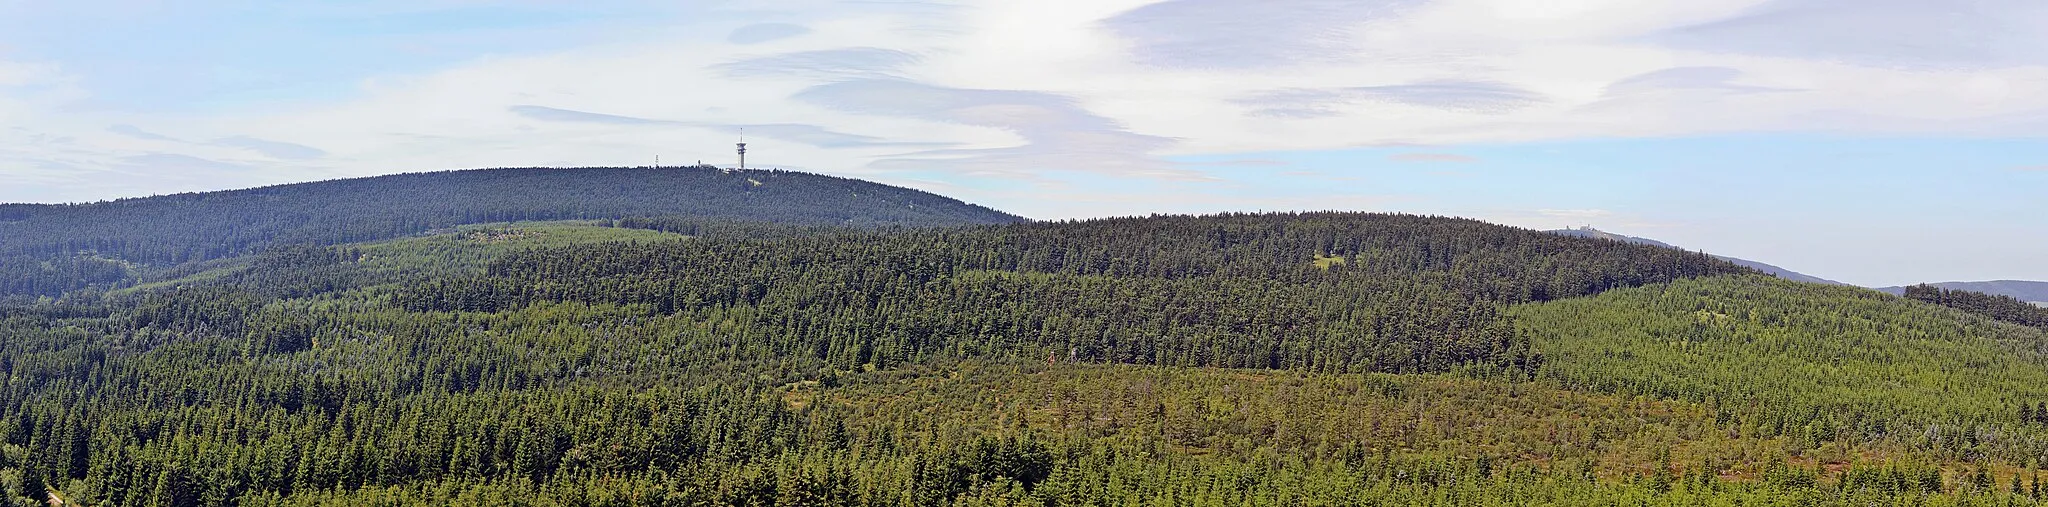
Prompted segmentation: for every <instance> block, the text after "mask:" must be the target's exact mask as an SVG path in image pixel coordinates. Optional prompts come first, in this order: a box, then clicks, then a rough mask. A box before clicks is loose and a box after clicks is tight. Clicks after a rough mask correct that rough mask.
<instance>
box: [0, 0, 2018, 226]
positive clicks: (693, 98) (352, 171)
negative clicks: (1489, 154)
mask: <svg viewBox="0 0 2048 507" xmlns="http://www.w3.org/2000/svg"><path fill="white" fill-rule="evenodd" d="M447 3H448V2H441V3H440V4H447ZM460 3H461V2H456V4H460ZM440 4H437V5H440ZM1852 4H1853V5H1852ZM380 5H381V7H378V8H380V9H393V8H397V7H394V6H395V5H396V4H391V5H382V4H380ZM1931 5H1934V3H1929V2H1919V3H1915V2H1911V1H1908V0H1871V2H1869V3H1865V2H1851V1H1849V0H1735V1H1728V2H1687V1H1680V0H1663V1H1651V2H1644V1H1633V0H1567V1H1557V2H1528V1H1526V0H1430V1H1423V0H1372V1H1367V2H1349V1H1335V0H1285V1H1274V2H1245V1H1231V0H1168V1H1157V2H1154V1H1147V0H1045V1H1041V2H1001V1H996V0H963V1H961V2H957V3H950V4H940V3H932V2H838V1H829V0H800V1H794V2H789V1H779V2H767V1H765V0H762V1H743V0H734V1H729V2H721V3H718V4H716V6H717V7H716V9H717V10H715V11H712V12H710V13H708V14H705V15H701V16H698V15H692V16H689V17H686V18H683V19H679V20H678V21H677V24H676V25H675V26H674V27H673V29H669V30H661V31H634V32H624V33H631V34H632V35H627V36H620V37H619V38H617V39H614V40H610V41H607V42H605V43H603V44H597V45H590V46H586V47H580V48H574V49H568V50H562V51H556V52H551V53H545V54H525V55H520V54H507V55H492V56H483V57H479V58H476V59H473V60H470V61H467V62H464V63H461V64H459V65H455V66H452V67H449V68H445V69H441V70H438V71H432V72H422V73H415V74H408V75H388V76H369V77H367V78H366V79H365V80H364V81H363V82H362V85H361V86H360V90H359V91H358V93H355V94H353V95H352V96H348V97H334V98H331V99H329V100H295V101H292V102H285V103H276V104H267V105H264V107H246V108H239V109H235V110H213V111H204V110H202V111H199V112H183V113H171V112H164V111H128V112H122V111H110V110H97V111H90V112H87V113H83V114H81V113H78V112H75V111H61V109H62V105H63V104H67V103H70V102H73V101H76V100H77V99H78V98H79V97H82V96H84V93H85V91H84V90H79V89H77V88H76V87H75V86H74V85H72V84H68V83H69V82H68V81H66V80H65V79H64V78H63V77H62V74H61V72H59V70H58V69H56V68H55V67H52V66H49V65H28V64H21V63H7V62H4V61H0V119H6V120H7V121H6V123H7V124H10V125H29V126H33V127H34V131H33V133H32V134H31V133H25V132H15V133H12V134H4V133H0V148H5V149H4V150H0V157H7V158H0V162H11V164H10V165H11V166H14V167H59V166H61V167H68V168H71V169H67V170H72V171H80V172H81V174H87V173H91V172H92V171H101V170H128V169H133V168H134V167H135V164H136V163H137V162H138V161H141V162H149V161H152V160H156V161H162V160H167V159H161V158H159V159H147V158H145V159H136V158H135V157H138V156H149V155H158V154H162V155H182V156H186V157H193V158H196V159H200V160H210V161H218V162H221V163H226V164H237V165H245V166H252V167H264V168H270V169H274V170H268V171H261V172H260V174H261V175H260V176H256V178H274V179H276V180H277V181H290V180H295V179H305V178H306V177H308V176H307V175H312V174H319V175H367V174H380V173H389V172H396V171H415V170H434V169H447V168H458V167H485V166H509V165H556V164H559V165H593V164H618V165H640V164H644V163H646V162H647V161H649V160H651V159H652V158H653V157H654V156H655V155H662V156H663V159H664V160H682V161H694V160H699V159H701V160H704V161H706V162H714V163H729V162H730V160H731V158H732V145H731V143H732V142H733V141H734V139H733V137H734V135H735V134H737V131H738V129H740V128H746V129H747V130H748V132H749V133H750V134H752V135H751V136H750V137H753V138H754V139H753V140H752V142H753V143H754V145H753V146H752V148H753V152H752V153H750V158H751V159H752V160H753V161H755V162H756V163H757V164H758V165H774V166H783V167H804V168H810V169H814V170H820V171H826V172H834V173H841V174H850V175H856V176H880V175H889V174H898V173H903V172H910V171H915V172H921V173H929V172H939V171H956V172H960V173H971V174H975V175H984V176H998V177H1011V178H1017V179H1020V180H1021V179H1026V178H1028V177H1029V175H1030V174H1031V173H1033V172H1035V171H1044V170H1066V171H1079V172H1089V173H1095V174H1098V175H1112V176H1119V177H1122V176H1135V177H1144V178H1156V179H1188V178H1194V177H1196V175H1197V174H1198V173H1196V172H1194V171H1192V170H1191V169H1192V168H1191V167H1184V166H1179V165H1175V164H1172V163H1169V162H1166V161H1165V157H1167V156H1171V155H1190V154H1218V153H1237V152H1277V151H1287V150H1305V149H1331V148H1348V147H1355V146H1360V145H1368V144H1386V143H1390V142H1396V141H1398V142H1405V143H1419V144H1428V145H1443V144H1456V143H1473V142H1515V141H1527V140H1539V139H1560V138H1576V137H1588V136H1668V135H1686V134H1699V133H1717V132H1736V131H1753V130H1770V131H1786V130H1795V131H1796V130H1822V131H1834V132H1865V133H1887V134H1898V133H1941V134H1969V135H2039V133H2040V132H2042V131H2044V130H2043V128H2044V127H2048V58H2044V57H2042V56H2041V55H2044V54H2048V51H2043V49H2048V36H2044V35H2041V34H2039V33H2038V32H2037V31H2033V30H2022V29H2019V28H2024V27H2026V26H2038V25H2030V24H2027V23H2032V20H2036V19H2037V18H2036V16H2038V15H2040V14H2041V13H2042V12H2044V11H2043V9H2041V8H2039V7H2036V6H2035V5H2034V3H2032V2H2024V1H2022V0H1965V1H1960V2H1955V3H1942V4H1941V7H1940V8H1939V9H1938V10H1939V11H1940V12H1935V11H1931V10H1929V9H1934V7H1929V6H1931ZM444 7H445V5H444ZM1865 7H1867V8H1865ZM1834 12H1841V13H1844V14H1842V15H1840V16H1834V15H1832V14H1828V15H1823V14H1827V13H1834ZM1880 38H1881V39H1883V40H1878V39H1880ZM1894 40H1895V41H1904V42H1910V43H1913V44H1918V45H1901V44H1903V43H1892V42H1887V41H1894ZM1845 41H1846V42H1845ZM138 78H139V77H138ZM110 125H113V126H115V127H113V128H114V129H115V130H112V131H110V130H109V126H110ZM34 136H42V137H40V138H35V137H34ZM32 138H33V139H32ZM55 138H70V142H69V143H68V144H62V143H51V142H49V140H50V139H55ZM36 139H41V141H37V140H36ZM177 140H215V141H211V142H198V143H194V142H179V141H177ZM30 162H35V163H34V164H31V163H30ZM187 162H189V161H187ZM38 164H42V165H38ZM49 164H57V165H49ZM187 165H190V164H187ZM124 168H126V169H124ZM7 170H16V169H7ZM47 170H48V169H33V170H31V169H21V170H19V171H21V172H22V173H23V174H27V173H29V172H31V171H47ZM38 174H41V173H38ZM4 176H10V175H0V177H4ZM11 176H17V177H19V175H11ZM20 181H25V180H20ZM36 181H43V180H36ZM196 184H201V183H194V182H189V181H187V182H181V183H179V185H196ZM31 185H42V184H39V183H38V184H31ZM23 188H27V189H28V190H23ZM108 188H110V189H111V188H112V187H108ZM180 188H181V189H182V188H184V187H180ZM112 191H113V190H107V191H105V192H97V193H96V192H93V191H91V190H90V189H89V188H86V187H78V188H67V189H63V190H61V191H59V190H56V189H51V188H50V187H47V186H42V187H37V186H30V187H19V186H17V187H15V188H13V189H10V190H8V191H0V200H22V199H34V200H49V199H74V198H97V197H111V196H112V195H107V193H108V192H112ZM966 192H970V195H963V196H962V197H966V198H970V199H975V198H977V196H976V195H971V193H972V192H975V191H974V190H971V189H970V190H966ZM1552 211H1559V210H1552ZM1563 211H1571V210H1563ZM1582 211H1583V210H1582Z"/></svg>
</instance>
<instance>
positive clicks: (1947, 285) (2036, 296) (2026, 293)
mask: <svg viewBox="0 0 2048 507" xmlns="http://www.w3.org/2000/svg"><path fill="white" fill-rule="evenodd" d="M1928 285H1933V286H1935V287H1940V288H1943V289H1948V290H1966V291H1970V292H1982V293H1985V294H1992V295H1998V296H2012V297H2015V298H2019V300H2021V301H2029V302H2032V303H2034V304H2036V305H2040V306H2044V307H2048V282H2031V281H2025V280H1994V281H1989V282H1941V283H1932V284H1928ZM1877 290H1881V291H1885V292H1888V293H1892V294H1904V293H1905V292H1906V288H1905V287H1904V286H1900V287H1884V288H1880V289H1877Z"/></svg>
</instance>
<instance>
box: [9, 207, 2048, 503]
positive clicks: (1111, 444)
mask: <svg viewBox="0 0 2048 507" xmlns="http://www.w3.org/2000/svg"><path fill="white" fill-rule="evenodd" d="M598 225H600V224H599V223H597V222H592V223H586V224H564V223H552V224H493V225H475V226H465V227H460V228H456V229H454V230H449V231H442V232H443V234H439V235H435V236H431V237H416V238H407V239H401V240H395V241H386V242H379V243H369V244H350V245H339V246H325V245H321V244H319V242H315V241H309V242H272V243H268V244H266V246H264V247H263V248H261V249H258V250H256V252H257V253H255V254H253V255H249V256H245V257H240V258H234V259H227V260H221V261H213V262H209V263H205V264H197V265H192V266H189V267H187V268H183V269H181V270H179V271H177V272H175V273H168V274H164V275H161V276H162V277H164V278H165V279H164V280H162V281H160V282H158V283H153V284H149V285H145V286H140V287H134V288H131V289H127V290H120V291H114V292H112V293H109V294H107V295H105V296H104V297H102V296H101V295H99V294H97V293H93V292H91V291H73V292H71V293H70V295H68V296H66V297H64V298H55V299H39V300H16V301H15V302H13V303H11V304H0V493H4V496H6V497H7V498H6V499H7V500H11V501H12V502H14V503H16V504H21V505H35V504H38V503H39V502H45V501H47V500H48V498H49V497H48V496H46V495H48V494H57V495H60V496H62V497H63V498H64V499H65V500H67V501H69V502H72V503H74V504H81V505H422V504H424V505H875V506H883V505H888V506H913V505H915V506H922V505H1061V506H1065V505H1129V504H1141V503H1143V504H1160V505H1776V504H1790V505H2032V502H2033V501H2034V500H2033V498H2032V497H2033V490H2034V489H2037V488H2038V486H2035V487H2021V488H2018V489H2023V490H2026V491H2025V492H2023V493H2014V492H2013V491H2014V489H2015V488H2014V487H2013V486H2012V484H2013V481H2016V480H2018V478H2019V477H2020V476H2022V475H2027V474H2028V472H2030V469H2023V468H2021V467H2024V466H2025V465H2026V464H2027V463H2030V462H2032V461H2035V460H2034V459H2033V458H2035V457H2036V456H2034V455H2031V454H2030V453H2032V452H2036V451H2039V450H2041V449H2042V448H2043V446H2042V445H2040V444H2038V442H2048V438H2044V435H2048V426H2043V425H2037V424H2034V423H2032V422H2028V421H2029V420H2028V419H2027V418H2026V417H2018V416H2019V415H2021V414H2023V412H2022V411H2020V410H2019V409H2018V407H2020V406H2028V405H2025V403H2027V402H2029V401H2048V398H2041V399H2038V400H2036V399H2035V398H2034V396H2036V395H2037V394H2041V391H2040V389H2041V388H2039V387H2034V386H2040V385H2048V379H2043V378H2041V377H2042V376H2044V375H2048V374H2043V373H2039V372H2041V371H2048V368H2042V367H2041V361H2039V360H2038V358H2039V357H2041V356H2042V350H2041V345H2040V344H2041V343H2042V341H2043V340H2042V339H2041V336H2040V335H2041V333H2040V332H2038V331H2033V330H2028V329H2025V328H2020V327H2017V326H2011V325H2006V324H1999V323H1995V322H1991V321H1989V320H1986V319H1981V318H1974V317H1969V316H1966V315H1963V314H1961V313H1959V312H1955V311H1951V310H1945V309H1941V308H1938V307H1934V306H1930V305H1924V304H1919V303H1913V302H1909V301H1905V300H1900V299H1898V298H1892V297H1888V296H1880V295H1876V294H1870V293H1866V292H1864V291H1858V290H1855V289H1834V288H1813V286H1807V285H1801V284H1792V283H1788V282H1782V281H1777V280H1772V279H1768V278H1762V277H1757V276H1755V275H1744V273H1747V271H1746V270H1743V269H1741V268H1738V267H1735V266H1731V265H1728V264H1725V263H1722V262H1719V261H1715V260H1712V259H1709V258H1706V257H1703V256H1699V255H1696V254H1689V253H1685V252H1679V251H1674V250H1668V249H1658V248H1650V247H1639V246H1630V245H1621V244H1615V243H1611V242H1600V241H1588V240H1580V239H1573V238H1562V237H1556V236H1551V235H1546V234H1542V233H1537V232H1534V231H1524V230H1519V229H1512V228H1506V227H1498V226H1492V225H1487V224H1483V223H1479V222H1474V221H1469V220H1457V219H1446V218H1437V217H1418V216H1406V215H1375V214H1351V213H1309V214H1265V215H1225V216H1212V217H1151V218H1126V219H1111V220H1095V221H1084V222H1063V223H1033V224H1014V225H1004V226H986V227H968V228H961V229H918V228H881V229H865V230H856V229H847V228H842V227H836V226H799V227H781V226H776V227H768V226H763V225H759V224H744V223H736V222H725V221H719V220H716V219H674V218H634V217H627V218H622V219H619V220H615V221H603V222H602V223H601V225H603V226H610V227H600V226H598ZM614 227H616V228H614ZM652 231H668V232H671V233H675V234H684V235H688V236H691V237H689V238H682V237H678V236H676V235H675V234H669V233H662V232H652ZM1332 259H1342V262H1338V261H1334V260H1332ZM1730 274H1733V275H1736V276H1721V275H1730ZM1696 277H1709V278H1706V279H1697V280H1696V279H1694V278H1696ZM1645 284H1649V285H1648V286H1644V285H1645ZM1587 295H1596V296H1595V297H1592V298H1585V297H1580V296H1587ZM1529 302H1546V303H1539V304H1535V305H1524V303H1529ZM1532 337H1533V338H1534V339H1532ZM1617 358H1619V359H1617ZM1609 359H1612V361H1609ZM1048 363H1050V364H1048ZM1104 363H1139V364H1144V365H1173V366H1134V365H1128V364H1104ZM1191 366H1192V367H1191ZM1417 372H1428V373H1417ZM1829 375H1834V376H1840V377H1848V378H1835V377H1830V376H1829ZM1816 377H1819V378H1816ZM1532 378H1533V379H1534V380H1531V379H1532ZM1945 379H1954V380H1953V381H1948V380H1945ZM1808 391H1811V393H1808ZM1637 395H1650V396H1637ZM1659 398H1662V399H1659ZM1887 403H1889V405H1887ZM2029 410H2030V411H2032V412H2033V413H2036V414H2038V413H2040V412H2042V411H2043V410H2041V409H2040V407H2038V406H2035V407H2033V408H2030V409H2029ZM1765 427H1769V428H1770V429H1769V430H1765V429H1764V428H1765ZM1985 484H1989V485H1990V486H1984V485H1985ZM2034 484H2036V485H2037V484H2038V482H2035V483H2034ZM45 505H46V503H45Z"/></svg>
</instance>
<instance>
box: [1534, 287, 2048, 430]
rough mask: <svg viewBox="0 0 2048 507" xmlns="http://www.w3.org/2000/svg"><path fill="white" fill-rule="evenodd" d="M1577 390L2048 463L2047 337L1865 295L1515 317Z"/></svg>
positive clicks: (1639, 295) (1713, 292)
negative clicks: (2047, 458) (2031, 419)
mask: <svg viewBox="0 0 2048 507" xmlns="http://www.w3.org/2000/svg"><path fill="white" fill-rule="evenodd" d="M1512 313H1513V314H1514V315H1515V316H1517V317H1518V318H1519V322H1520V325H1521V326H1522V328H1523V329H1525V330H1527V331H1528V332H1529V333H1530V334H1531V336H1532V338H1533V339H1534V340H1535V343H1536V348H1537V349H1538V350H1539V351H1541V352H1543V353H1544V354H1545V358H1546V362H1545V365H1544V367H1543V369H1542V376H1543V377H1546V378H1549V379H1554V380H1555V381H1557V382H1558V383H1560V384H1561V385H1563V386H1565V387H1568V388H1572V389H1584V390H1590V391H1595V392H1608V393H1619V394H1626V395H1647V396H1655V397H1660V398H1669V399H1681V400H1692V401H1699V402H1705V403H1709V404H1712V405H1713V406H1715V407H1716V409H1717V410H1718V411H1720V412H1722V413H1723V415H1722V417H1723V418H1724V419H1733V420H1739V422H1740V426H1741V428H1742V430H1743V431H1744V432H1745V433H1751V434H1764V435H1779V434H1786V435H1797V436H1800V437H1801V438H1803V439H1804V440H1805V441H1806V442H1807V443H1808V444H1810V445H1814V446H1818V445H1820V444H1821V443H1823V442H1828V441H1833V440H1837V439H1849V440H1852V441H1861V440H1867V439H1881V440H1888V441H1893V442H1897V443H1902V444H1910V445H1912V446H1915V447H1921V448H1930V449H1939V450H1941V451H1943V452H1945V453H1946V454H1948V455H1950V456H1953V457H1958V458H1967V457H1971V456H1978V455H1980V453H1985V452H1989V453H1994V454H1996V455H1999V456H2002V457H2004V458H2006V459H2010V460H2014V461H2017V462H2024V461H2025V460H2027V459H2030V458H2034V457H2036V456H2042V455H2043V453H2048V447H2044V446H2043V441H2044V440H2043V436H2044V433H2043V432H2042V431H2040V429H2041V428H2039V427H2036V426H2034V425H2031V424H2021V423H2020V421H2019V409H2018V407H2019V404H2021V403H2028V404H2033V403H2038V402H2040V401H2042V400H2048V355H2044V351H2048V333H2044V332H2042V331H2040V330H2035V329H2029V328H2025V327H2021V326H2016V325H2011V324H2005V323H1999V322H1994V321H1992V320H1990V319H1985V318H1979V317H1974V316H1970V315H1966V314H1963V313H1962V312H1958V311H1954V310H1948V309H1944V308H1939V307H1935V306H1932V305H1926V304H1919V303H1915V302H1911V301H1907V300H1905V299H1902V298H1898V297H1893V296H1889V295H1885V294H1881V293H1878V292H1875V291H1869V290H1863V289H1857V288H1850V287H1832V286H1823V285H1816V284H1803V283H1796V282H1788V281H1782V280H1778V279H1775V278H1769V277H1763V276H1743V277H1714V278H1705V279H1693V280H1683V281H1678V282H1673V283H1670V284H1660V285H1651V286H1646V287H1641V288H1634V289H1623V290H1617V291H1612V292H1608V293H1606V294H1602V295H1599V296H1596V297H1592V298H1584V299H1571V300H1561V301H1553V302H1549V303H1541V304H1534V305H1526V306H1522V307H1518V308H1516V309H1514V310H1513V312H1512Z"/></svg>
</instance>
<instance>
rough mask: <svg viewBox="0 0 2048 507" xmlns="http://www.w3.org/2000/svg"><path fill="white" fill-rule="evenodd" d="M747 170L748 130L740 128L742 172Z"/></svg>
mask: <svg viewBox="0 0 2048 507" xmlns="http://www.w3.org/2000/svg"><path fill="white" fill-rule="evenodd" d="M746 169H747V128H746V127H740V170H742V171H744V170H746Z"/></svg>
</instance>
